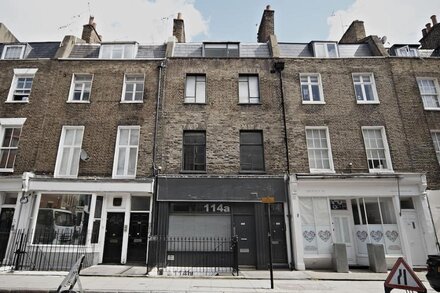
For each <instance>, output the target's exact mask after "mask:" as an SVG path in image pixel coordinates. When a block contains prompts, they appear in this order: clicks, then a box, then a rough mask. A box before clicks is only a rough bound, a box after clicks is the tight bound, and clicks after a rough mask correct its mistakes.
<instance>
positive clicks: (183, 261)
mask: <svg viewBox="0 0 440 293" xmlns="http://www.w3.org/2000/svg"><path fill="white" fill-rule="evenodd" d="M149 256H150V257H149V261H148V264H147V266H148V270H151V269H152V268H153V267H155V266H156V267H157V273H158V274H159V275H169V276H200V275H205V276H206V275H218V274H221V273H231V274H233V275H234V274H237V275H238V245H237V237H232V238H223V237H171V236H152V237H150V253H149Z"/></svg>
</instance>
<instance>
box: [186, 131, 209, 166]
mask: <svg viewBox="0 0 440 293" xmlns="http://www.w3.org/2000/svg"><path fill="white" fill-rule="evenodd" d="M183 136H184V137H183V170H189V171H205V170H206V162H205V160H206V138H205V133H204V132H184V133H183Z"/></svg>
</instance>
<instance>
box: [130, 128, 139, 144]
mask: <svg viewBox="0 0 440 293" xmlns="http://www.w3.org/2000/svg"><path fill="white" fill-rule="evenodd" d="M138 144H139V129H132V130H131V131H130V145H132V146H133V145H134V146H137V145H138Z"/></svg>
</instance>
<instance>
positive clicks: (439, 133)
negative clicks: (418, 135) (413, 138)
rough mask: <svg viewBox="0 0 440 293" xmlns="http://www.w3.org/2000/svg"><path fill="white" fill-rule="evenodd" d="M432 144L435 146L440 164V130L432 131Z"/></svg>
mask: <svg viewBox="0 0 440 293" xmlns="http://www.w3.org/2000/svg"><path fill="white" fill-rule="evenodd" d="M431 137H432V142H433V144H434V150H435V154H436V155H437V160H438V163H439V164H440V130H431Z"/></svg>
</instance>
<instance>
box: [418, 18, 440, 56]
mask: <svg viewBox="0 0 440 293" xmlns="http://www.w3.org/2000/svg"><path fill="white" fill-rule="evenodd" d="M431 21H432V24H431V22H428V23H427V24H426V25H425V28H424V29H422V34H423V37H422V39H421V40H420V44H421V45H422V46H421V49H433V50H436V49H439V48H440V25H439V24H438V22H437V16H436V15H432V16H431Z"/></svg>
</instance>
